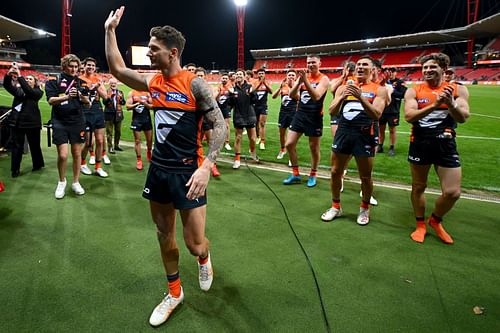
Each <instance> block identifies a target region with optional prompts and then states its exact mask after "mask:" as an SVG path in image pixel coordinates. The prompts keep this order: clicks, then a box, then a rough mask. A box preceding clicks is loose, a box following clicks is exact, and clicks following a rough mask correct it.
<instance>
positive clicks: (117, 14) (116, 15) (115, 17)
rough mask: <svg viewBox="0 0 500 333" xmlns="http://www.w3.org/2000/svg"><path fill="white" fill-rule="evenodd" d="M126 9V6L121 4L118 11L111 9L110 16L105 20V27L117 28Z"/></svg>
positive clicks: (107, 28) (106, 28)
mask: <svg viewBox="0 0 500 333" xmlns="http://www.w3.org/2000/svg"><path fill="white" fill-rule="evenodd" d="M124 11H125V6H121V7H120V8H118V9H117V10H116V11H111V12H110V13H109V16H108V18H107V20H106V22H104V29H105V30H109V29H113V30H114V29H116V27H117V26H118V25H119V24H120V19H121V18H122V15H123V12H124Z"/></svg>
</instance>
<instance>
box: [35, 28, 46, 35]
mask: <svg viewBox="0 0 500 333" xmlns="http://www.w3.org/2000/svg"><path fill="white" fill-rule="evenodd" d="M36 33H37V34H39V35H41V36H45V35H46V34H47V31H45V30H43V29H36Z"/></svg>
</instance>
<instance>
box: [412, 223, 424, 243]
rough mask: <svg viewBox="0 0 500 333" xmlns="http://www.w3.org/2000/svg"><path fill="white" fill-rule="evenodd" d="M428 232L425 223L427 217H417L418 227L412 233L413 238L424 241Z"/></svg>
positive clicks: (419, 241) (418, 241) (416, 240)
mask: <svg viewBox="0 0 500 333" xmlns="http://www.w3.org/2000/svg"><path fill="white" fill-rule="evenodd" d="M426 233H427V227H426V225H425V219H424V218H423V217H417V229H415V231H414V232H412V233H411V235H410V237H411V239H413V240H414V241H415V242H417V243H423V242H424V239H425V234H426Z"/></svg>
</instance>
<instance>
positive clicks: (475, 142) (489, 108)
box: [0, 85, 500, 195]
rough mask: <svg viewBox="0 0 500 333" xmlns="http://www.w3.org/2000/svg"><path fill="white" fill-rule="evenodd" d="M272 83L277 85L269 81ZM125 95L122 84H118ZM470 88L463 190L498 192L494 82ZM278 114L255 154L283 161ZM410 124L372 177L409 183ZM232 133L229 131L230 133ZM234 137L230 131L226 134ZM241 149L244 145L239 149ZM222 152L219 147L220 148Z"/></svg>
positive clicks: (499, 145) (305, 157)
mask: <svg viewBox="0 0 500 333" xmlns="http://www.w3.org/2000/svg"><path fill="white" fill-rule="evenodd" d="M274 87H275V88H276V87H277V85H274ZM122 88H123V90H124V91H125V93H126V94H127V93H128V91H129V89H128V87H125V86H122ZM468 89H469V92H470V108H471V114H472V115H471V117H470V118H469V120H468V121H467V122H466V123H465V124H461V125H459V127H458V129H457V133H458V138H457V142H458V149H459V153H460V155H461V159H462V167H463V181H462V187H463V190H464V191H471V192H474V191H477V190H479V191H486V192H490V193H491V194H492V195H500V177H499V176H498V175H499V173H498V171H497V169H496V167H497V165H499V164H500V131H499V130H498V128H500V109H499V108H498V105H499V104H500V86H468ZM11 101H12V99H11V97H10V95H8V93H7V92H6V91H5V90H3V89H0V104H1V105H10V104H11ZM330 101H331V94H330V93H329V94H328V95H327V98H326V100H325V106H328V105H329V103H330ZM40 106H41V109H42V113H43V119H44V121H47V120H48V119H49V117H50V108H49V106H48V104H47V102H46V100H45V98H43V99H42V101H41V102H40ZM278 113H279V99H275V100H273V99H271V98H269V116H268V125H267V143H266V150H265V151H258V154H259V157H260V158H261V159H262V160H264V161H272V162H275V163H283V164H286V163H287V159H284V160H281V161H280V160H276V155H277V153H278V150H279V136H278V129H277V119H278ZM130 120H131V113H130V112H126V113H125V120H124V122H123V129H122V132H123V140H126V141H133V136H132V131H131V130H128V127H129V125H130ZM329 121H330V117H329V116H328V115H325V117H324V126H325V130H324V136H323V138H322V142H321V163H320V165H321V169H324V170H327V169H328V168H329V165H330V146H331V143H332V136H331V132H330V130H329ZM409 131H410V125H409V124H408V123H406V122H405V121H404V120H403V119H402V120H401V125H400V126H399V127H398V137H397V138H398V140H397V144H396V156H395V157H393V158H390V157H388V156H387V154H379V155H377V158H376V160H375V168H374V178H375V179H376V180H381V181H382V180H383V181H395V182H399V183H402V184H410V183H411V177H410V170H409V166H408V162H407V161H406V157H407V151H408V139H409ZM233 133H234V132H233ZM388 137H389V134H388V132H387V133H386V150H387V144H388ZM232 138H233V140H234V135H232ZM247 142H248V141H247V139H246V138H244V140H243V146H242V147H243V148H244V149H246V147H247V145H248V143H247ZM297 149H298V154H299V163H300V166H301V167H302V171H308V170H309V169H308V166H309V165H310V164H309V163H310V155H309V148H308V144H307V138H305V137H304V138H302V139H301V140H300V141H299V144H298V147H297ZM243 151H245V150H243ZM223 153H224V152H223ZM356 172H357V171H356V165H355V162H354V161H352V162H351V164H350V165H349V174H350V175H356ZM429 186H431V187H438V186H439V182H438V180H437V177H435V174H434V173H433V172H431V174H430V176H429Z"/></svg>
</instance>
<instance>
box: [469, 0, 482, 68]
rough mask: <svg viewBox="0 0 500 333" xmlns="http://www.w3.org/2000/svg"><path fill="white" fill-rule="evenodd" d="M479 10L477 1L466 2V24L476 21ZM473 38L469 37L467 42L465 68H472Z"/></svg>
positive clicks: (472, 36)
mask: <svg viewBox="0 0 500 333" xmlns="http://www.w3.org/2000/svg"><path fill="white" fill-rule="evenodd" d="M478 10H479V0H467V24H472V23H474V22H476V21H477V12H478ZM474 43H475V36H474V35H471V36H470V37H469V40H468V41H467V66H468V67H469V68H472V67H473V59H472V55H473V53H474Z"/></svg>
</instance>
